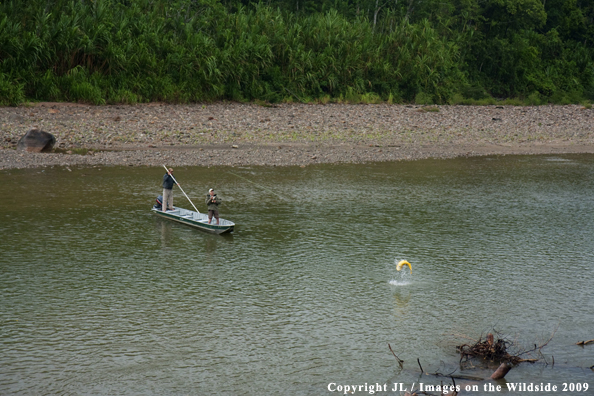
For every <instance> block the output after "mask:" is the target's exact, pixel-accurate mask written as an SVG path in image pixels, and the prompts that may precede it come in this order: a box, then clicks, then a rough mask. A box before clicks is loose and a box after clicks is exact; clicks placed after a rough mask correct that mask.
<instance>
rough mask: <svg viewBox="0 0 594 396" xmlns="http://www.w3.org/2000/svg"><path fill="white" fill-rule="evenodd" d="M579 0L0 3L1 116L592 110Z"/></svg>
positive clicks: (592, 72) (587, 21)
mask: <svg viewBox="0 0 594 396" xmlns="http://www.w3.org/2000/svg"><path fill="white" fill-rule="evenodd" d="M593 22H594V2H592V1H587V0H316V1H311V0H269V1H261V2H254V1H249V0H244V1H238V0H176V1H171V0H167V1H165V0H28V1H20V0H2V1H0V105H19V104H22V103H25V102H28V101H69V102H82V103H91V104H112V103H141V102H152V101H161V102H168V103H188V102H210V101H218V100H230V101H262V102H270V103H274V102H304V103H308V102H319V103H328V102H342V103H378V102H388V103H411V102H415V103H418V104H432V103H435V104H447V103H449V104H492V103H504V104H535V105H536V104H544V103H557V104H569V103H584V104H586V105H589V103H590V102H591V101H593V100H594V63H593V58H594V48H593V42H594V23H593Z"/></svg>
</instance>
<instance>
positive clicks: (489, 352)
mask: <svg viewBox="0 0 594 396" xmlns="http://www.w3.org/2000/svg"><path fill="white" fill-rule="evenodd" d="M556 332H557V329H555V330H554V331H553V333H552V334H551V337H550V338H549V339H548V340H547V341H546V342H544V343H542V344H540V345H536V344H534V348H532V349H528V350H524V351H522V352H519V353H517V354H510V353H509V352H508V347H509V346H512V345H514V343H512V342H510V341H507V340H504V339H500V338H498V339H497V340H495V337H494V336H493V334H492V333H488V334H487V336H486V338H485V340H484V341H483V339H482V337H481V338H479V340H478V341H477V342H476V343H474V344H472V345H468V344H462V345H459V346H457V347H456V348H457V349H458V351H459V352H460V361H462V360H463V359H464V358H466V360H468V359H471V358H482V359H487V360H490V361H493V362H500V363H509V364H512V365H515V364H518V363H535V362H538V361H539V360H541V359H544V356H543V354H542V353H541V349H542V348H544V347H545V346H547V344H548V343H549V342H550V341H551V340H552V339H553V337H554V336H555V333H556ZM593 341H594V340H593ZM514 346H516V345H514ZM530 352H538V354H539V355H540V357H538V358H522V357H521V356H522V355H525V354H529V353H530ZM545 361H546V360H545ZM508 371H509V370H508Z"/></svg>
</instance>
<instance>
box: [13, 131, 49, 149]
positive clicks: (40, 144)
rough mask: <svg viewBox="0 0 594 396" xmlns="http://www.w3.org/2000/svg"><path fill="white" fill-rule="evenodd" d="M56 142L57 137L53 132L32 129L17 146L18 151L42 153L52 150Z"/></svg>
mask: <svg viewBox="0 0 594 396" xmlns="http://www.w3.org/2000/svg"><path fill="white" fill-rule="evenodd" d="M54 144H56V138H55V137H54V135H52V134H51V133H49V132H44V131H40V130H39V129H31V130H30V131H29V132H27V133H25V135H23V137H22V138H21V139H20V140H19V142H18V143H17V147H16V148H17V150H18V151H27V152H30V153H42V152H48V151H51V150H52V148H53V147H54Z"/></svg>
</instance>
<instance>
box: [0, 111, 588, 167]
mask: <svg viewBox="0 0 594 396" xmlns="http://www.w3.org/2000/svg"><path fill="white" fill-rule="evenodd" d="M33 127H37V128H40V129H42V130H45V131H47V132H50V133H52V134H54V136H55V137H56V150H55V151H56V152H54V153H40V154H31V153H23V152H17V151H15V150H14V147H15V146H16V142H17V141H18V139H19V138H20V137H21V136H22V135H23V134H25V133H26V132H27V131H28V130H29V129H31V128H33ZM0 128H1V129H0V147H1V149H0V168H2V169H7V168H24V167H38V166H48V165H132V166H144V165H148V166H159V165H161V164H162V163H164V162H166V163H167V164H170V165H172V166H180V165H183V166H186V165H187V166H191V165H201V166H217V165H277V166H283V165H308V164H314V163H339V162H349V163H359V162H369V161H394V160H409V159H420V158H428V157H434V158H449V157H456V156H470V155H489V154H546V153H594V110H592V109H584V108H583V107H582V106H536V107H513V106H431V107H423V106H412V105H387V104H379V105H346V104H329V105H304V104H281V105H267V106H261V105H257V104H241V103H215V104H205V105H202V104H194V105H168V104H158V103H151V104H145V105H135V106H127V105H117V106H88V105H79V104H68V103H38V104H35V105H32V106H22V107H3V108H0Z"/></svg>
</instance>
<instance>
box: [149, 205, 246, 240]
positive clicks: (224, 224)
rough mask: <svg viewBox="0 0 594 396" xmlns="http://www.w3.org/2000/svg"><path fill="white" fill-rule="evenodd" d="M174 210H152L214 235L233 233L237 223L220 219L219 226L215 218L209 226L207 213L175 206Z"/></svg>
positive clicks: (159, 214)
mask: <svg viewBox="0 0 594 396" xmlns="http://www.w3.org/2000/svg"><path fill="white" fill-rule="evenodd" d="M173 208H174V210H168V211H167V212H163V211H162V210H161V209H157V208H155V207H153V208H152V209H151V210H152V211H153V212H154V213H155V214H156V215H158V216H161V217H164V218H166V219H169V220H173V221H177V222H180V223H183V224H186V225H189V226H191V227H194V228H198V229H200V230H202V231H206V232H212V233H214V234H224V233H227V232H233V228H235V223H233V222H232V221H229V220H225V219H219V224H217V220H216V219H215V218H213V219H212V222H211V224H208V215H207V214H206V213H198V212H194V211H193V210H187V209H182V208H177V207H175V206H174V207H173Z"/></svg>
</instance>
